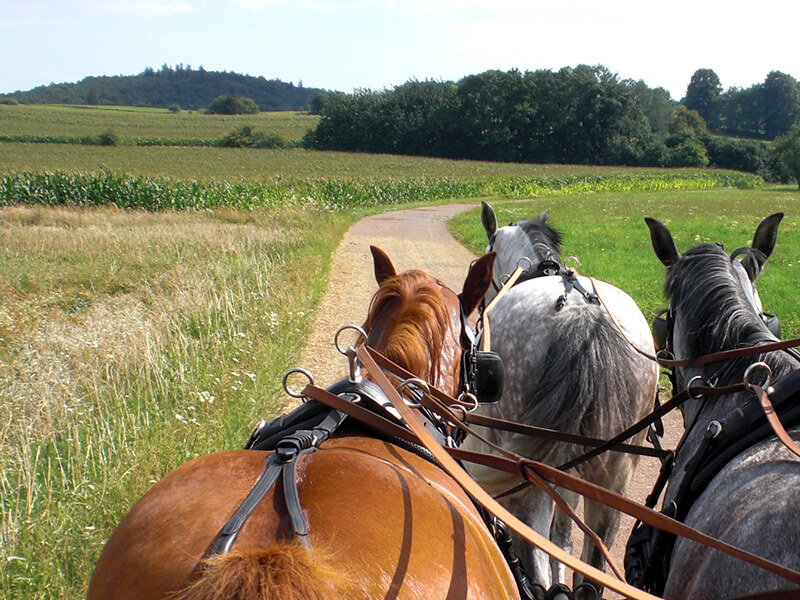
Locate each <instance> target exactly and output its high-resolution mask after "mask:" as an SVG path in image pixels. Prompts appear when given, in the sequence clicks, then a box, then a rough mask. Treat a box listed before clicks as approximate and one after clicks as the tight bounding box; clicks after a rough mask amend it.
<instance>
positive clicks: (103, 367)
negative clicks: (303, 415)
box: [0, 207, 347, 598]
mask: <svg viewBox="0 0 800 600" xmlns="http://www.w3.org/2000/svg"><path fill="white" fill-rule="evenodd" d="M346 221H347V219H346V218H345V217H342V216H336V215H333V214H331V213H324V212H321V211H315V210H312V209H304V210H294V211H288V210H287V211H273V212H271V213H268V212H258V211H251V212H247V213H235V212H225V211H198V212H185V213H170V212H165V213H144V212H127V211H118V210H113V209H95V210H67V209H61V208H53V209H51V208H25V207H14V208H6V209H3V210H0V264H2V268H1V269H0V423H1V424H2V425H0V472H2V475H0V496H2V500H0V503H1V506H2V514H1V515H0V518H1V520H0V565H2V568H0V590H2V595H3V597H5V598H31V597H38V598H79V597H82V595H83V593H84V592H85V586H86V584H87V581H88V577H89V575H90V574H91V571H92V567H93V565H94V562H95V561H96V559H97V556H98V554H99V551H100V549H101V548H102V544H103V542H104V540H105V539H106V538H107V536H108V535H109V534H110V532H111V531H112V529H113V527H114V525H115V524H116V522H118V520H119V519H120V518H121V516H122V515H123V514H124V513H125V512H126V511H127V510H128V509H129V507H130V506H131V505H132V503H133V502H134V501H135V500H136V499H137V498H138V497H139V496H140V495H141V494H142V493H143V492H144V491H145V490H146V489H147V488H148V487H149V486H150V485H152V483H153V482H154V481H156V480H157V479H158V478H159V477H160V476H162V475H163V474H165V473H166V472H168V471H169V470H171V469H172V468H174V467H176V466H177V465H178V464H180V463H181V462H184V461H185V460H187V459H189V458H192V457H194V456H197V455H199V454H201V453H207V452H210V451H214V450H221V449H229V448H234V447H239V446H241V444H242V443H243V442H244V440H245V439H246V437H247V434H248V433H249V429H250V428H251V427H252V425H253V424H254V423H255V421H256V420H257V418H260V417H262V416H269V415H271V414H274V413H275V412H276V411H277V410H278V409H279V408H280V406H281V403H282V402H283V395H282V393H281V392H280V390H279V385H280V379H281V377H280V376H281V374H282V372H283V371H284V370H285V369H286V368H287V366H291V361H292V360H293V359H294V357H295V356H296V354H297V353H298V351H299V349H300V348H301V346H302V340H303V337H304V334H305V333H306V332H307V330H308V327H309V322H310V317H311V313H312V311H313V307H314V305H315V303H316V301H317V299H318V297H319V294H320V291H321V290H322V289H323V287H322V281H323V280H324V275H325V270H326V268H327V266H328V264H327V259H325V258H324V257H328V256H330V252H331V250H332V249H333V247H334V246H335V244H336V242H337V241H338V239H339V237H340V236H341V233H342V231H343V228H344V227H345V225H346ZM321 257H323V258H321Z"/></svg>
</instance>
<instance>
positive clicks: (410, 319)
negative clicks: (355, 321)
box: [364, 270, 453, 382]
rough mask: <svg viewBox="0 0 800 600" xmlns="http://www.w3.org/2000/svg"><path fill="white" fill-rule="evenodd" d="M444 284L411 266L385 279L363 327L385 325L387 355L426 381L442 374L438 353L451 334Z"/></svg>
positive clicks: (369, 329)
mask: <svg viewBox="0 0 800 600" xmlns="http://www.w3.org/2000/svg"><path fill="white" fill-rule="evenodd" d="M444 289H445V288H444V287H443V286H442V285H441V284H440V283H439V282H438V281H436V280H435V279H433V278H432V277H431V276H430V275H428V274H427V273H425V272H423V271H417V270H411V271H406V272H405V273H402V274H400V275H396V276H394V277H391V278H389V279H386V280H385V281H384V282H383V283H382V285H381V287H380V288H379V290H378V291H377V292H376V294H375V295H374V296H373V298H372V301H371V303H370V307H369V314H368V315H367V320H366V322H365V323H364V330H365V331H367V332H372V331H373V330H374V329H375V328H376V326H380V327H382V328H383V329H384V333H383V345H382V347H381V348H377V349H378V350H380V352H381V353H383V354H384V355H385V356H386V357H387V358H389V359H391V360H393V361H394V362H396V363H397V364H399V365H401V366H403V367H405V368H406V369H407V370H409V371H411V372H412V373H414V374H416V375H417V376H418V377H420V378H422V379H425V380H426V381H428V382H435V381H436V380H437V379H438V377H439V376H440V374H441V368H442V365H441V364H440V357H441V356H442V351H443V350H444V348H445V341H446V339H447V336H451V335H453V332H452V327H451V312H450V311H451V306H448V304H447V298H446V297H445V296H444V294H443V292H442V291H443V290H444Z"/></svg>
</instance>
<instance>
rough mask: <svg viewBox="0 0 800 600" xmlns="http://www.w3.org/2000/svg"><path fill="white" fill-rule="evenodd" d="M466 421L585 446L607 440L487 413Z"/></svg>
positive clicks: (624, 448)
mask: <svg viewBox="0 0 800 600" xmlns="http://www.w3.org/2000/svg"><path fill="white" fill-rule="evenodd" d="M466 422H467V423H469V424H470V425H478V426H480V427H488V428H491V429H500V430H502V431H510V432H512V433H519V434H522V435H528V436H531V437H540V438H544V439H548V440H555V441H559V442H569V443H571V444H581V445H583V446H602V445H605V444H606V443H607V442H606V440H600V439H597V438H591V437H585V436H582V435H574V434H570V433H564V432H563V431H557V430H555V429H548V428H547V427H537V426H536V425H524V424H522V423H517V422H516V421H506V420H504V419H497V418H495V417H489V416H487V415H479V414H476V413H469V414H468V415H467V418H466ZM609 450H612V451H615V452H627V453H628V454H638V455H641V456H654V457H656V458H663V457H664V456H666V455H667V454H669V451H668V450H659V449H656V448H649V447H647V446H637V445H635V444H622V443H620V444H615V445H614V446H612V447H610V448H609Z"/></svg>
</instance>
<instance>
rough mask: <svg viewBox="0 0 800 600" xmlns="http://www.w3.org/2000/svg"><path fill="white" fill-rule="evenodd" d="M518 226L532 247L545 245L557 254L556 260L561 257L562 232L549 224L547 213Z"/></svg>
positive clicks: (522, 222)
mask: <svg viewBox="0 0 800 600" xmlns="http://www.w3.org/2000/svg"><path fill="white" fill-rule="evenodd" d="M516 225H517V227H519V228H520V229H522V231H524V232H525V235H527V236H528V239H529V240H530V242H531V245H534V246H535V245H536V244H544V245H545V246H547V247H548V248H549V249H550V250H551V252H552V253H553V254H555V256H554V257H553V258H554V259H555V260H557V259H558V257H559V256H560V255H561V232H560V231H558V230H557V229H554V228H553V227H551V226H550V225H548V224H547V213H543V214H542V215H539V216H538V217H537V218H535V219H529V220H527V221H520V222H519V223H517V224H516Z"/></svg>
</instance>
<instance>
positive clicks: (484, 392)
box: [473, 350, 505, 404]
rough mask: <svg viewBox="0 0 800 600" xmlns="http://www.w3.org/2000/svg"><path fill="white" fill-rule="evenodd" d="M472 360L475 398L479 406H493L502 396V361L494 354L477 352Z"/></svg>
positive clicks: (503, 372) (503, 369)
mask: <svg viewBox="0 0 800 600" xmlns="http://www.w3.org/2000/svg"><path fill="white" fill-rule="evenodd" d="M474 360H475V371H474V378H473V382H474V387H475V397H476V398H477V399H478V402H480V403H481V404H493V403H495V402H497V401H498V400H500V398H501V397H502V396H503V384H504V382H505V368H504V367H503V359H502V358H500V355H499V354H497V353H496V352H492V351H490V350H477V351H476V352H475V357H474Z"/></svg>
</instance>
